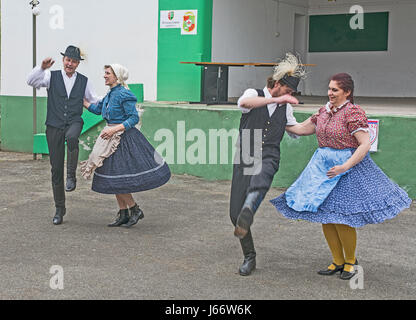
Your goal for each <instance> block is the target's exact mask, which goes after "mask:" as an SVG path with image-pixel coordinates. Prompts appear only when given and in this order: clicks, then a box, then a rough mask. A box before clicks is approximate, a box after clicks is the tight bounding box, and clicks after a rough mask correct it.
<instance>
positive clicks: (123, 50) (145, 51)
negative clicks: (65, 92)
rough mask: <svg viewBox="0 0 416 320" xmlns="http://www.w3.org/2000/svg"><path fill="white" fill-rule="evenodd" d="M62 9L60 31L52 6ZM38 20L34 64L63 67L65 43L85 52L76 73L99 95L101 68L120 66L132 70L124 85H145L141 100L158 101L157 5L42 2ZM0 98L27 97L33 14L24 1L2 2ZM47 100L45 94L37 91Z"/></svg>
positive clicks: (126, 0)
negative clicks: (49, 60) (49, 59)
mask: <svg viewBox="0 0 416 320" xmlns="http://www.w3.org/2000/svg"><path fill="white" fill-rule="evenodd" d="M55 5H58V6H60V7H61V8H62V9H63V18H64V20H63V21H64V28H63V29H52V28H51V26H50V23H51V21H52V22H53V21H55V22H57V20H56V19H55V18H56V17H57V15H56V12H54V13H50V12H49V11H50V10H51V9H53V6H55ZM39 8H40V9H41V14H40V15H39V16H38V17H37V63H38V64H40V63H41V61H42V60H43V58H45V57H47V56H51V57H53V58H54V59H55V60H56V62H55V65H54V66H53V67H52V69H60V68H62V56H61V54H60V52H64V51H65V48H66V47H67V46H68V45H71V44H73V45H76V46H79V47H80V48H81V50H82V51H83V52H85V54H86V60H85V61H82V62H81V63H80V66H79V67H78V69H77V71H79V72H81V73H83V74H85V75H86V76H87V77H88V78H89V79H90V80H91V81H92V84H93V87H94V88H95V90H96V91H97V94H98V95H104V94H105V93H106V92H107V87H106V86H105V85H104V79H103V74H104V71H103V66H104V65H106V64H110V63H120V64H122V65H124V66H126V67H127V68H128V69H129V72H130V78H129V79H128V81H127V82H128V83H143V84H144V98H145V99H146V100H155V99H156V77H157V32H158V19H157V17H158V1H156V0H152V1H131V0H118V1H117V2H114V1H112V0H87V1H84V0H72V1H68V0H65V1H64V0H41V1H40V5H39ZM1 32H2V37H1V94H2V95H17V96H31V95H32V88H31V87H29V86H27V85H26V78H27V75H28V74H29V72H30V70H31V69H32V13H31V8H30V5H29V0H27V1H16V0H2V1H1ZM38 95H39V96H45V95H46V90H45V89H41V90H39V91H38Z"/></svg>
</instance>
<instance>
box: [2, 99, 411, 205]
mask: <svg viewBox="0 0 416 320" xmlns="http://www.w3.org/2000/svg"><path fill="white" fill-rule="evenodd" d="M38 106H39V107H38V132H43V131H44V121H45V116H46V99H45V98H38ZM142 108H143V110H144V112H143V115H142V117H141V121H142V127H141V131H142V132H143V134H144V135H145V136H146V138H147V139H148V140H149V141H150V142H151V143H152V145H153V146H154V147H155V148H157V147H158V146H160V144H162V143H163V142H164V139H162V140H161V141H155V134H156V132H158V130H161V129H162V130H163V129H164V130H165V131H166V130H169V131H171V132H172V133H173V136H174V151H175V157H174V160H175V163H173V164H170V168H171V170H172V172H173V173H176V174H184V173H186V174H189V175H194V176H199V177H202V178H204V179H207V180H229V179H231V174H232V165H231V159H232V158H231V157H232V151H231V148H232V147H231V138H230V139H229V148H228V164H209V154H208V152H207V155H206V163H207V164H194V165H193V164H189V163H187V162H185V163H184V164H177V163H176V162H177V153H176V150H177V145H178V140H177V139H178V137H177V125H178V122H180V123H181V122H182V123H183V122H184V125H185V129H184V132H185V133H188V132H189V131H190V130H191V129H195V128H197V129H200V130H202V132H203V135H204V136H205V137H207V145H208V142H209V130H210V129H217V130H219V129H225V130H227V131H230V130H232V129H237V128H238V125H239V119H240V116H241V112H240V111H239V110H237V109H236V108H235V107H218V106H211V107H201V106H195V105H185V106H183V105H181V106H179V105H165V104H163V105H161V104H157V103H150V102H145V103H143V104H142ZM0 113H1V127H2V131H1V136H0V138H1V141H2V143H1V145H0V148H1V149H2V150H9V151H19V152H28V153H32V143H33V138H32V98H31V97H13V96H2V97H0ZM310 115H311V113H308V112H295V116H296V118H297V120H298V121H302V120H304V119H306V118H307V117H309V116H310ZM369 117H370V118H374V119H379V120H380V131H379V145H378V148H379V151H378V152H377V153H374V154H372V158H373V159H374V161H375V162H376V163H377V164H378V165H379V166H380V168H381V169H382V170H383V171H384V172H385V173H386V174H387V175H388V176H389V177H390V178H391V179H393V180H394V181H395V182H397V183H398V184H399V185H400V186H402V187H403V188H404V189H405V190H406V191H407V192H408V193H409V195H410V196H411V197H412V198H416V179H415V178H416V169H415V166H414V163H415V161H414V159H416V140H415V139H410V138H409V137H410V136H411V133H412V132H415V131H416V117H410V116H407V117H401V116H400V117H399V116H378V115H369ZM102 127H103V123H101V124H99V125H97V126H95V127H93V128H92V129H91V130H89V131H87V132H86V133H85V134H83V135H82V136H81V138H80V141H81V146H80V150H81V152H80V160H83V159H86V158H87V157H88V154H89V150H90V149H91V148H92V146H93V144H94V141H95V139H96V137H97V136H98V133H99V132H100V130H101V129H102ZM161 132H162V133H163V131H159V133H161ZM180 140H181V141H184V140H183V139H180ZM197 140H198V139H196V138H195V139H194V140H192V141H187V142H185V150H188V151H189V150H190V148H189V147H190V146H192V145H193V146H195V142H197ZM316 148H317V142H316V138H315V137H314V136H309V137H301V138H300V139H298V140H294V139H291V138H289V137H288V136H287V135H285V137H284V139H283V141H282V144H281V154H282V156H281V162H280V169H279V172H278V173H277V175H276V177H275V180H274V183H273V185H274V186H279V187H288V186H289V185H290V184H291V183H292V182H293V181H294V180H295V179H296V177H297V176H298V175H299V174H300V172H301V171H302V170H303V168H304V167H305V166H306V164H307V162H308V161H309V159H310V157H311V156H312V154H313V152H314V151H315V149H316ZM207 150H208V149H207ZM163 155H164V154H163ZM164 156H165V155H164ZM217 157H218V159H217V161H216V163H219V162H220V161H219V159H220V158H219V157H220V155H219V152H218V155H217Z"/></svg>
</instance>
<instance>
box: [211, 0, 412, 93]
mask: <svg viewBox="0 0 416 320" xmlns="http://www.w3.org/2000/svg"><path fill="white" fill-rule="evenodd" d="M213 1H214V3H213V7H214V14H213V36H212V38H213V39H212V61H219V62H276V61H277V60H278V59H280V58H282V57H283V56H284V54H285V52H288V51H292V52H293V51H296V52H297V53H300V54H301V56H302V58H303V61H304V62H306V63H314V64H317V66H316V67H309V68H308V71H309V75H308V78H307V79H306V80H305V81H304V83H301V85H300V89H301V90H302V93H303V94H307V95H326V93H327V86H328V79H329V78H330V77H331V76H332V75H333V74H335V73H338V72H348V73H350V74H351V75H352V77H353V79H354V81H355V85H356V92H355V94H356V95H357V96H381V97H383V96H386V97H387V96H391V97H415V96H416V90H415V85H414V83H415V78H416V77H415V76H416V58H415V57H416V54H415V52H416V33H415V31H416V0H395V1H391V0H360V1H358V2H357V1H355V0H337V1H332V2H329V1H328V0H309V1H308V0H305V1H302V0H280V1H277V0H256V1H254V0H213ZM356 4H359V5H361V6H362V7H363V8H364V11H365V12H381V11H389V12H390V18H389V43H388V51H386V52H331V53H308V52H307V41H308V39H307V38H308V23H309V22H308V19H307V17H306V20H305V19H304V21H303V22H302V19H295V15H296V14H300V15H320V14H340V13H349V9H350V7H351V6H352V5H356ZM298 17H299V16H298ZM295 21H297V24H296V25H297V28H295ZM302 23H303V25H302ZM303 26H304V34H303V38H302V39H301V40H299V36H300V35H301V34H302V32H301V30H302V29H303ZM295 29H296V30H297V31H295ZM276 33H279V36H278V37H277V36H276ZM295 34H296V35H297V36H296V37H295ZM302 47H304V48H305V49H304V51H303V52H302ZM299 48H300V50H299ZM271 73H272V68H263V67H256V68H255V67H244V68H242V67H230V75H229V92H228V93H229V96H240V95H241V94H242V92H243V91H244V90H245V89H246V88H248V87H255V88H262V87H263V86H264V85H265V79H266V78H267V76H268V75H270V74H271Z"/></svg>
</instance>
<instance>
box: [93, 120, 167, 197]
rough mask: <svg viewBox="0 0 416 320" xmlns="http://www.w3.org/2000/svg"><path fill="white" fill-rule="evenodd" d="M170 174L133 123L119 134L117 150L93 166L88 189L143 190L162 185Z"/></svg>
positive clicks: (112, 190) (115, 191)
mask: <svg viewBox="0 0 416 320" xmlns="http://www.w3.org/2000/svg"><path fill="white" fill-rule="evenodd" d="M170 175H171V174H170V170H169V166H168V165H167V163H166V162H165V161H164V160H163V158H162V157H161V156H160V155H159V154H158V153H157V152H156V151H155V149H154V148H153V146H152V145H151V144H150V143H149V141H147V139H146V138H145V137H144V136H143V134H142V133H141V132H140V131H139V130H137V128H135V127H133V128H131V129H129V130H127V131H126V132H124V133H123V134H122V136H121V140H120V144H119V145H118V147H117V150H116V151H115V152H114V153H113V154H112V155H111V156H110V157H108V158H107V159H105V160H104V163H103V165H102V166H101V167H99V168H97V169H96V170H95V173H94V178H93V181H92V190H93V191H96V192H99V193H105V194H123V193H134V192H139V191H145V190H150V189H154V188H158V187H160V186H162V185H164V184H165V183H166V182H168V181H169V179H170Z"/></svg>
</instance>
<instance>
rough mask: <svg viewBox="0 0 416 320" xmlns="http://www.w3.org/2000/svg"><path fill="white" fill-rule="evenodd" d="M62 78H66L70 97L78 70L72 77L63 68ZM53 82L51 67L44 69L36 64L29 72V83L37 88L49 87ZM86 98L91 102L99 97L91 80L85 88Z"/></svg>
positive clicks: (66, 87)
mask: <svg viewBox="0 0 416 320" xmlns="http://www.w3.org/2000/svg"><path fill="white" fill-rule="evenodd" d="M61 72H62V78H63V79H64V84H65V89H66V94H67V96H68V98H69V95H70V94H71V91H72V88H73V87H74V84H75V80H76V79H77V72H75V73H74V74H73V75H72V77H68V76H67V74H66V72H65V71H64V70H61ZM50 82H51V71H50V70H49V69H46V70H43V69H42V68H41V67H40V66H36V67H35V68H34V69H33V70H32V71H31V72H30V74H29V76H28V78H27V84H28V85H29V86H32V87H34V88H36V89H40V88H42V87H45V88H47V89H49V85H50ZM84 98H85V99H86V100H87V101H88V102H89V103H97V102H98V101H99V98H98V97H97V95H96V94H95V92H94V90H93V88H92V85H91V82H90V81H89V80H87V86H86V88H85V94H84Z"/></svg>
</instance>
